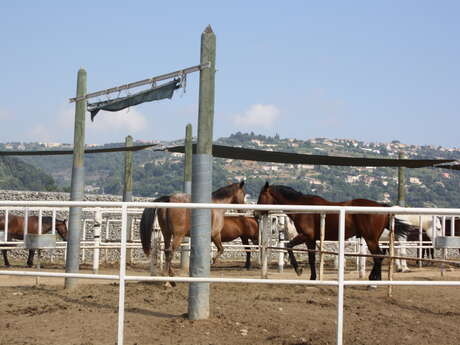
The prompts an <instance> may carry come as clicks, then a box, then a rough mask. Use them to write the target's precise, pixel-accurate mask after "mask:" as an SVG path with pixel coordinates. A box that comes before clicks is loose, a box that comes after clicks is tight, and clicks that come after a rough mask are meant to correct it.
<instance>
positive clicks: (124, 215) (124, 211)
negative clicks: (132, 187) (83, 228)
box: [117, 204, 128, 345]
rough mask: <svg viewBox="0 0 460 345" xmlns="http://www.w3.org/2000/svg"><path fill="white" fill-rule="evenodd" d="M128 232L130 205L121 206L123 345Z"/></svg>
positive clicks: (120, 324) (120, 323)
mask: <svg viewBox="0 0 460 345" xmlns="http://www.w3.org/2000/svg"><path fill="white" fill-rule="evenodd" d="M127 232H128V207H127V206H126V204H124V205H123V206H122V207H121V248H120V280H119V283H120V286H119V291H118V342H117V345H123V333H124V323H125V283H126V281H125V276H126V239H127Z"/></svg>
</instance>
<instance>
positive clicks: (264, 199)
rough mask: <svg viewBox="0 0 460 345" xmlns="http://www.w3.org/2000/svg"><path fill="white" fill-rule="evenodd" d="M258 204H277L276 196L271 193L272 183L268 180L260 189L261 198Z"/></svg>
mask: <svg viewBox="0 0 460 345" xmlns="http://www.w3.org/2000/svg"><path fill="white" fill-rule="evenodd" d="M257 203H258V204H265V205H266V204H276V201H275V198H274V197H273V194H272V193H271V189H270V185H269V184H268V181H267V182H265V184H264V186H263V187H262V189H261V190H260V193H259V199H257Z"/></svg>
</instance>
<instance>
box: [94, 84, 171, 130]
mask: <svg viewBox="0 0 460 345" xmlns="http://www.w3.org/2000/svg"><path fill="white" fill-rule="evenodd" d="M179 87H180V80H179V79H175V80H173V81H171V82H169V83H166V84H163V85H161V86H158V87H155V88H151V89H149V90H146V91H142V92H139V93H136V94H134V95H131V96H127V97H120V98H115V99H112V100H108V101H102V102H97V103H92V104H88V111H89V112H90V113H91V121H93V119H94V117H95V116H96V114H97V113H98V112H99V110H106V111H119V110H122V109H125V108H128V107H131V106H134V105H138V104H141V103H145V102H152V101H158V100H160V99H165V98H171V97H172V96H173V94H174V90H176V89H178V88H179Z"/></svg>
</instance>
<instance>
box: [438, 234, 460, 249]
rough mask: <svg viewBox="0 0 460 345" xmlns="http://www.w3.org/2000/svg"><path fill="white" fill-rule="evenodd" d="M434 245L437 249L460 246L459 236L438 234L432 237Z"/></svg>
mask: <svg viewBox="0 0 460 345" xmlns="http://www.w3.org/2000/svg"><path fill="white" fill-rule="evenodd" d="M434 247H435V248H439V249H448V248H460V237H455V236H438V237H436V238H435V239H434Z"/></svg>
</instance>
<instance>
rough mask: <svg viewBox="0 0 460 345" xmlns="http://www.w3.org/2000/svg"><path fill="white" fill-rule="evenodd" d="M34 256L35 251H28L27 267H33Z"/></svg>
mask: <svg viewBox="0 0 460 345" xmlns="http://www.w3.org/2000/svg"><path fill="white" fill-rule="evenodd" d="M34 255H35V250H34V249H29V257H28V258H27V266H28V267H32V266H33V265H34Z"/></svg>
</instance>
